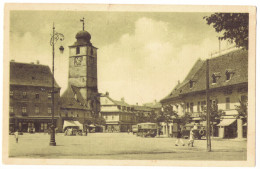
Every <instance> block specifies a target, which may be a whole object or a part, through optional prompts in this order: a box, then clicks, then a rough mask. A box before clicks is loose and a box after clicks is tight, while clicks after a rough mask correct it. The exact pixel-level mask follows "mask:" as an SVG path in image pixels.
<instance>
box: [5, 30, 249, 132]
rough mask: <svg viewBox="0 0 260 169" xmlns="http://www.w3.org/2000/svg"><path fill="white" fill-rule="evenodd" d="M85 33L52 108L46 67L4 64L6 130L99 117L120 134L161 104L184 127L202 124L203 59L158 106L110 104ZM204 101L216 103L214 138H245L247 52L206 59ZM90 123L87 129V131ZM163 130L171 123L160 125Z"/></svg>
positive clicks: (71, 56) (41, 129) (108, 129)
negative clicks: (242, 110)
mask: <svg viewBox="0 0 260 169" xmlns="http://www.w3.org/2000/svg"><path fill="white" fill-rule="evenodd" d="M90 40H91V35H90V34H89V33H88V32H87V31H84V30H83V31H79V32H78V33H77V34H76V42H74V43H73V44H72V45H71V46H69V76H68V87H67V89H66V91H65V92H64V93H63V94H62V95H60V89H61V88H60V86H59V85H58V84H57V82H56V81H55V82H54V94H53V96H54V109H52V106H53V105H52V104H53V103H52V79H53V75H52V72H51V70H50V68H49V67H48V66H44V65H40V64H39V63H35V64H34V63H30V64H29V63H17V62H14V61H11V62H10V99H9V100H10V101H9V103H10V104H9V106H10V107H9V115H10V118H9V123H10V125H9V127H10V131H14V130H17V129H18V130H20V131H23V132H26V131H28V129H29V128H33V129H34V130H35V131H36V132H45V131H47V130H48V129H49V126H50V124H51V122H52V121H51V120H52V119H51V115H52V111H54V121H55V125H56V128H57V130H58V131H63V124H64V121H66V120H67V121H78V122H79V123H81V124H83V125H84V128H86V126H87V125H88V127H90V124H89V121H91V119H93V118H98V117H103V118H104V120H105V125H104V127H103V131H105V132H125V131H129V130H131V129H132V125H134V124H136V123H140V122H149V121H151V119H149V117H150V116H151V115H152V114H155V115H157V114H158V112H160V111H161V108H162V107H164V106H169V105H170V106H171V107H173V110H174V111H176V112H177V113H178V115H179V116H183V115H185V114H189V115H190V116H191V117H192V119H191V121H190V123H192V124H193V123H194V124H195V123H197V124H201V125H205V119H203V118H202V116H203V112H204V108H205V106H206V100H205V98H206V61H205V60H198V61H197V62H196V63H195V65H194V66H193V67H192V68H191V70H190V72H189V73H188V75H187V76H186V78H185V79H184V81H183V82H181V83H180V82H179V83H178V84H177V85H176V86H175V87H174V88H173V90H172V91H171V92H170V94H169V95H167V96H166V97H165V98H163V99H162V100H161V101H160V102H154V103H147V104H144V105H138V104H136V105H129V104H127V103H126V102H125V100H124V99H123V98H122V99H121V100H120V101H117V100H114V99H112V98H111V97H110V96H109V93H108V92H107V93H105V94H100V93H99V92H98V87H97V86H98V85H97V84H98V78H97V48H96V47H94V46H93V45H92V43H91V41H90ZM209 75H210V84H209V87H210V92H209V93H210V102H211V104H212V105H217V108H218V109H219V110H222V111H223V115H222V116H221V117H220V118H219V119H217V120H216V122H215V123H214V124H213V128H214V130H213V131H214V133H213V134H214V135H215V136H219V137H242V136H243V133H244V135H246V127H247V121H246V118H242V117H241V118H238V117H237V116H236V115H237V112H238V111H237V106H239V103H240V101H241V102H244V103H246V102H247V97H248V51H246V50H236V51H233V52H230V53H227V54H223V55H220V56H218V57H214V58H211V59H209ZM94 125H95V124H93V125H92V127H95V126H94ZM163 126H164V128H163V131H164V132H166V128H168V127H170V132H173V131H176V130H177V127H178V126H176V125H170V126H166V125H165V124H164V125H163Z"/></svg>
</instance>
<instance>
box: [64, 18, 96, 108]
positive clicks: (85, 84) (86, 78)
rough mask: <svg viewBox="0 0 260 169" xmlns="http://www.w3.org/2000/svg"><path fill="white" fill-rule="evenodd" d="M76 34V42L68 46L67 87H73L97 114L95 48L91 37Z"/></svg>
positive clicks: (83, 32) (84, 32)
mask: <svg viewBox="0 0 260 169" xmlns="http://www.w3.org/2000/svg"><path fill="white" fill-rule="evenodd" d="M81 21H82V22H83V30H82V31H79V32H78V33H77V34H76V37H75V38H76V42H75V43H74V44H73V45H71V46H69V85H70V86H75V87H77V88H78V89H79V92H80V94H81V96H82V97H83V99H84V100H85V102H86V106H87V107H88V108H90V109H92V111H93V112H95V113H97V112H99V98H98V87H97V48H96V47H94V46H93V45H92V43H91V42H90V40H91V35H90V33H89V32H87V31H85V30H84V18H83V20H81Z"/></svg>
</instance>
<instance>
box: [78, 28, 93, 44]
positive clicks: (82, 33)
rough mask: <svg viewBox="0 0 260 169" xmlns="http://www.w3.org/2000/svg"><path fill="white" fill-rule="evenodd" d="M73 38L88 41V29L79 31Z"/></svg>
mask: <svg viewBox="0 0 260 169" xmlns="http://www.w3.org/2000/svg"><path fill="white" fill-rule="evenodd" d="M75 38H76V39H77V40H78V39H82V40H84V41H87V42H90V39H91V35H90V33H89V32H88V31H79V32H78V33H77V34H76V36H75Z"/></svg>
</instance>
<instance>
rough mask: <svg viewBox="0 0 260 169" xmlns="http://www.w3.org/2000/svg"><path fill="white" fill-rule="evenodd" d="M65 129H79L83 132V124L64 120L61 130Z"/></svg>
mask: <svg viewBox="0 0 260 169" xmlns="http://www.w3.org/2000/svg"><path fill="white" fill-rule="evenodd" d="M66 127H79V129H81V130H83V124H81V123H80V122H79V121H72V120H64V124H63V130H64V129H65V128H66Z"/></svg>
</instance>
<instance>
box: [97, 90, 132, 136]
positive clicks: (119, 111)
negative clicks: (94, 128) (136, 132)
mask: <svg viewBox="0 0 260 169" xmlns="http://www.w3.org/2000/svg"><path fill="white" fill-rule="evenodd" d="M100 101H101V116H102V117H103V118H104V119H105V120H106V125H105V132H127V131H131V130H132V125H134V124H136V117H135V113H134V112H133V109H132V107H131V106H130V105H129V104H127V103H126V102H125V101H124V99H123V98H122V99H121V101H116V100H113V99H112V98H110V96H109V93H108V92H107V93H106V94H102V95H101V97H100Z"/></svg>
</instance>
